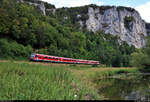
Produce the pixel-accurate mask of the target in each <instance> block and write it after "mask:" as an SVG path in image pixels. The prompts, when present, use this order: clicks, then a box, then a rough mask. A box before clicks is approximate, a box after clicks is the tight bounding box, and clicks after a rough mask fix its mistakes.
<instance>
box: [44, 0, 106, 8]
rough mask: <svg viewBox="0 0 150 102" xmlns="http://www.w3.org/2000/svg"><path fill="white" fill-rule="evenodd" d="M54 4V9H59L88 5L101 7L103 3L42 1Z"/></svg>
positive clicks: (84, 0)
mask: <svg viewBox="0 0 150 102" xmlns="http://www.w3.org/2000/svg"><path fill="white" fill-rule="evenodd" d="M42 1H46V2H48V3H51V4H54V5H55V6H56V8H60V7H76V6H84V5H89V4H97V5H102V4H103V2H94V0H42Z"/></svg>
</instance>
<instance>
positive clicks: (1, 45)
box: [0, 39, 33, 58]
mask: <svg viewBox="0 0 150 102" xmlns="http://www.w3.org/2000/svg"><path fill="white" fill-rule="evenodd" d="M32 52H33V49H32V47H31V46H30V45H28V46H26V47H25V46H23V45H21V44H18V43H17V42H15V41H10V42H8V41H7V40H6V39H0V56H1V57H4V58H16V57H26V58H27V57H29V56H30V54H31V53H32Z"/></svg>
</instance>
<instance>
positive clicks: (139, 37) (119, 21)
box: [86, 6, 147, 48]
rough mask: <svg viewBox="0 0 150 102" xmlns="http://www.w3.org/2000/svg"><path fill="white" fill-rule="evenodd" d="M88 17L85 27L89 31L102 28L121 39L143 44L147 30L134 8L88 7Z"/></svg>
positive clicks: (133, 43) (135, 44)
mask: <svg viewBox="0 0 150 102" xmlns="http://www.w3.org/2000/svg"><path fill="white" fill-rule="evenodd" d="M88 16H89V19H88V20H87V21H86V27H87V29H88V30H89V31H93V32H97V31H98V30H102V31H104V32H105V33H109V34H113V35H117V36H119V37H120V40H121V41H126V42H127V43H128V44H129V45H134V46H135V47H136V48H141V47H143V46H144V45H145V37H146V36H147V31H146V28H145V22H144V21H143V20H142V19H141V17H140V15H139V13H138V12H137V11H135V10H134V9H131V8H130V9H129V8H125V7H124V8H123V7H114V6H112V7H105V10H104V8H103V9H102V8H99V7H97V8H93V7H89V8H88Z"/></svg>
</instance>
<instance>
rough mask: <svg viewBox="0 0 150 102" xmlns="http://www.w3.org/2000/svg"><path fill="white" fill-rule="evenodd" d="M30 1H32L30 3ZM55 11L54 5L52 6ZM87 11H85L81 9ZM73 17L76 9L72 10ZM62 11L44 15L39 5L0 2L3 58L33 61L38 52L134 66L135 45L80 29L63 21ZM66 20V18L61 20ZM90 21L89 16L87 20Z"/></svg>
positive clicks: (69, 21) (71, 21)
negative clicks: (35, 53)
mask: <svg viewBox="0 0 150 102" xmlns="http://www.w3.org/2000/svg"><path fill="white" fill-rule="evenodd" d="M28 1H30V0H28ZM47 7H49V8H54V6H53V5H50V4H49V5H48V4H47ZM76 10H80V11H83V12H86V11H85V10H84V8H78V9H76ZM70 11H71V12H70V15H72V16H73V14H74V13H75V12H72V11H74V9H72V10H70ZM61 15H64V14H63V12H61V9H60V11H59V12H57V13H56V14H55V15H54V14H52V13H49V14H48V15H47V16H46V15H44V14H43V13H42V12H41V10H39V9H38V8H37V7H36V6H33V5H30V4H28V3H21V2H17V1H16V0H1V1H0V56H1V58H14V59H15V58H16V57H18V58H20V57H23V58H27V59H28V58H29V56H30V54H31V53H33V52H35V51H37V53H42V54H48V55H55V56H63V57H71V58H81V59H91V60H98V61H100V63H102V64H106V65H107V66H116V67H120V66H125V67H127V66H130V63H129V62H130V58H131V54H132V53H133V52H135V51H136V48H135V47H134V46H129V45H128V44H127V43H126V42H122V43H121V44H119V42H118V40H117V39H118V37H117V36H113V35H110V34H104V33H103V32H102V31H98V32H97V33H95V34H94V33H93V32H89V31H87V30H86V29H82V30H80V27H79V24H78V23H77V22H76V19H70V18H69V19H67V21H63V19H64V18H63V16H61ZM61 17H62V18H61ZM83 19H86V15H85V18H83Z"/></svg>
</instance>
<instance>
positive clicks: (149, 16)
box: [42, 0, 150, 23]
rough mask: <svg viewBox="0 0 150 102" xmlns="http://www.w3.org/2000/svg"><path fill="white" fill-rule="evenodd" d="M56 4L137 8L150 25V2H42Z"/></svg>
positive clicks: (47, 0) (99, 0)
mask: <svg viewBox="0 0 150 102" xmlns="http://www.w3.org/2000/svg"><path fill="white" fill-rule="evenodd" d="M42 1H46V2H48V3H51V4H54V5H55V7H56V8H60V7H76V6H83V5H88V4H96V5H99V6H100V5H115V6H126V7H132V8H135V9H136V10H137V11H138V12H139V13H140V15H141V16H142V19H144V20H145V21H146V22H149V23H150V13H149V12H150V0H42Z"/></svg>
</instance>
